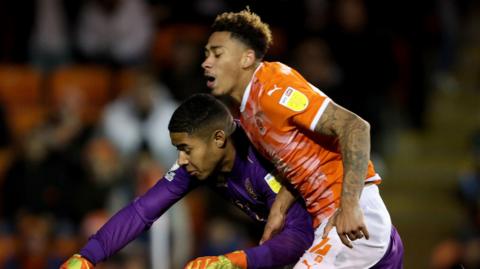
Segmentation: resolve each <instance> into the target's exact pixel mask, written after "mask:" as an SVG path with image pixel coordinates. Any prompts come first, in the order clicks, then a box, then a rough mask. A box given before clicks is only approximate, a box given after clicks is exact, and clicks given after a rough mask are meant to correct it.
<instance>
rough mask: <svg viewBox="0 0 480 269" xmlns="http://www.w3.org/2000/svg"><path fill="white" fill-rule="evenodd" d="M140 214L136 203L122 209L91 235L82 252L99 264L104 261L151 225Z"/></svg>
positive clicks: (84, 255)
mask: <svg viewBox="0 0 480 269" xmlns="http://www.w3.org/2000/svg"><path fill="white" fill-rule="evenodd" d="M151 224H152V223H151V222H147V221H145V220H144V219H143V218H141V217H140V216H139V213H138V212H137V210H136V209H135V206H134V203H132V204H130V205H129V206H127V207H125V208H123V209H122V210H120V211H119V212H118V213H117V214H115V215H114V216H113V217H112V218H111V219H110V220H109V221H108V222H107V223H106V224H105V225H103V226H102V228H100V230H98V232H97V233H95V234H94V235H93V236H91V237H90V238H89V240H88V242H87V244H86V245H85V246H84V247H83V248H82V249H81V250H80V254H81V255H82V256H83V257H85V258H87V259H88V260H89V261H91V262H92V263H93V264H97V263H99V262H101V261H104V260H105V259H107V258H108V257H110V256H111V255H113V254H114V253H116V252H117V251H119V250H120V249H122V248H123V247H124V246H125V245H127V244H128V243H129V242H130V241H132V240H133V239H135V238H136V237H137V236H138V235H139V234H140V233H142V232H143V231H145V230H146V229H148V228H149V227H150V226H151Z"/></svg>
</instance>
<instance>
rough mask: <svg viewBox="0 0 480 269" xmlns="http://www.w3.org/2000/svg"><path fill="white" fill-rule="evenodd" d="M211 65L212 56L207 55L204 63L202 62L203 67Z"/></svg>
mask: <svg viewBox="0 0 480 269" xmlns="http://www.w3.org/2000/svg"><path fill="white" fill-rule="evenodd" d="M211 67H212V61H211V60H210V57H205V60H203V63H202V68H203V69H208V68H211Z"/></svg>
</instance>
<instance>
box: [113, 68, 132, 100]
mask: <svg viewBox="0 0 480 269" xmlns="http://www.w3.org/2000/svg"><path fill="white" fill-rule="evenodd" d="M138 75H139V71H137V70H135V69H122V70H119V71H117V72H115V74H114V77H113V81H112V83H113V87H112V89H113V97H117V96H119V95H122V94H124V93H126V92H128V91H130V90H131V89H132V87H134V84H135V79H136V78H137V76H138Z"/></svg>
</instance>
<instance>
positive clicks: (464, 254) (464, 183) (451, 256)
mask: <svg viewBox="0 0 480 269" xmlns="http://www.w3.org/2000/svg"><path fill="white" fill-rule="evenodd" d="M471 150H472V157H473V158H472V161H473V163H472V164H473V165H472V169H471V170H469V171H466V172H464V173H462V174H461V176H460V180H459V185H458V187H459V189H458V190H459V197H460V201H461V202H462V204H463V206H464V209H465V211H466V213H467V214H466V215H467V222H466V224H465V225H463V226H462V227H460V228H459V229H458V231H459V232H458V234H457V235H456V236H455V237H453V238H449V239H447V240H445V241H443V242H441V243H440V244H438V245H437V246H436V248H435V249H434V250H433V254H432V257H431V268H432V269H451V268H473V269H475V268H480V130H478V131H476V132H475V133H474V135H473V139H472V141H471Z"/></svg>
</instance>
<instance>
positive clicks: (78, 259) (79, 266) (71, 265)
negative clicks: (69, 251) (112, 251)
mask: <svg viewBox="0 0 480 269" xmlns="http://www.w3.org/2000/svg"><path fill="white" fill-rule="evenodd" d="M93 268H94V266H93V264H92V263H91V262H90V261H88V260H87V259H85V258H84V257H82V256H81V255H80V254H75V255H73V256H72V257H70V259H68V260H67V261H66V262H64V263H63V264H62V266H60V269H93Z"/></svg>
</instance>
